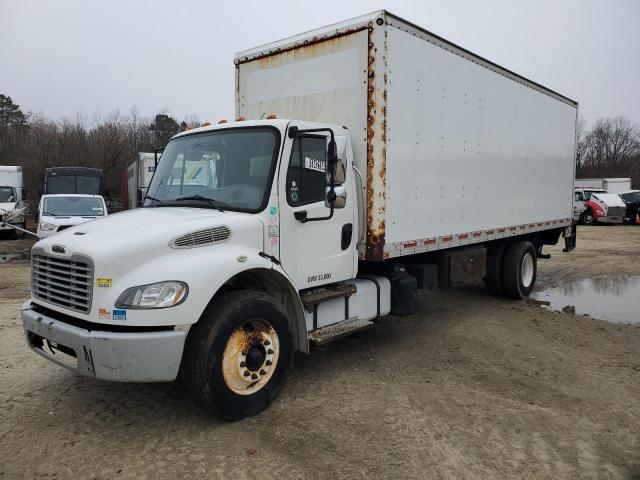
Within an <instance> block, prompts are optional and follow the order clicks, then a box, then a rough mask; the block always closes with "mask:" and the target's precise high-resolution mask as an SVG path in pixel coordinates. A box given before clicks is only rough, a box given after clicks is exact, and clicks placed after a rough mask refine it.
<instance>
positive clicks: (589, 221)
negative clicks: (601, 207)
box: [580, 210, 596, 225]
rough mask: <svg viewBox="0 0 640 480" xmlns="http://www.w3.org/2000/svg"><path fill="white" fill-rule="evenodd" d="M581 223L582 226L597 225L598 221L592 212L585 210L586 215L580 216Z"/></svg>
mask: <svg viewBox="0 0 640 480" xmlns="http://www.w3.org/2000/svg"><path fill="white" fill-rule="evenodd" d="M580 220H581V221H580V223H581V224H582V225H595V223H596V219H595V218H593V213H591V210H585V211H584V213H583V214H582V215H581V216H580Z"/></svg>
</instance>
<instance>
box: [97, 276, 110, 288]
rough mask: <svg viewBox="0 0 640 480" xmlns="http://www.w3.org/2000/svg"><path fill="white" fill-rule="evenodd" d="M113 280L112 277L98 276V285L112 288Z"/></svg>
mask: <svg viewBox="0 0 640 480" xmlns="http://www.w3.org/2000/svg"><path fill="white" fill-rule="evenodd" d="M112 283H113V280H112V279H111V278H96V287H101V288H111V284H112Z"/></svg>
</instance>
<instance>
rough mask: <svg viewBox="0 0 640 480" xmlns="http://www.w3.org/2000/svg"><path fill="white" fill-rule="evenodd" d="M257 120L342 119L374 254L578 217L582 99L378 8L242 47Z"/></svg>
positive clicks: (243, 89)
mask: <svg viewBox="0 0 640 480" xmlns="http://www.w3.org/2000/svg"><path fill="white" fill-rule="evenodd" d="M236 66H237V68H236V82H237V83H236V88H237V92H236V93H237V96H236V110H237V112H236V113H237V114H238V115H242V116H245V117H246V118H264V117H266V116H267V115H269V114H271V113H274V114H276V115H277V116H278V117H279V118H291V119H298V120H310V121H319V122H327V123H334V124H339V125H345V126H347V127H348V128H349V130H350V132H351V140H352V143H353V148H354V159H355V164H356V166H357V167H358V168H359V169H360V171H362V172H363V173H364V174H365V175H366V197H367V198H366V201H365V205H366V235H365V238H364V239H363V241H362V242H361V244H360V245H359V251H360V257H361V258H362V259H366V260H383V259H385V258H390V257H395V256H402V255H409V254H413V253H419V252H425V251H431V250H439V249H445V248H450V247H455V246H460V245H465V244H471V243H479V242H485V241H490V240H494V239H498V238H502V237H508V236H513V235H519V234H525V233H530V232H535V231H539V230H546V229H550V228H557V227H560V226H563V225H568V224H570V222H571V213H572V200H573V179H574V167H575V162H574V158H575V122H576V115H577V104H576V103H575V102H573V101H571V100H569V99H567V98H565V97H563V96H561V95H559V94H557V93H555V92H552V91H551V90H548V89H546V88H544V87H541V86H540V85H538V84H535V83H534V82H531V81H529V80H527V79H524V78H523V77H520V76H518V75H516V74H514V73H512V72H510V71H508V70H505V69H503V68H501V67H499V66H497V65H495V64H493V63H491V62H489V61H486V60H484V59H482V58H480V57H477V56H475V55H473V54H471V53H470V52H468V51H466V50H463V49H461V48H459V47H456V46H455V45H452V44H450V43H448V42H446V41H445V40H443V39H441V38H439V37H437V36H435V35H433V34H430V33H429V32H426V31H424V30H422V29H420V28H418V27H416V26H414V25H412V24H410V23H408V22H406V21H404V20H402V19H400V18H398V17H395V16H394V15H392V14H390V13H388V12H385V11H380V12H374V13H373V14H371V15H367V16H364V17H360V18H357V19H354V20H351V21H348V22H343V23H341V24H337V25H332V26H329V27H326V28H323V29H320V30H316V31H313V32H309V33H307V34H303V35H299V36H297V37H293V38H290V39H287V40H284V41H280V42H276V43H274V44H270V45H267V46H264V47H259V48H257V49H254V50H250V51H247V52H242V53H240V54H238V55H237V56H236Z"/></svg>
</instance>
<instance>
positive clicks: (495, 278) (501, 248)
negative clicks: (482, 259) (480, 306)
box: [484, 242, 508, 295]
mask: <svg viewBox="0 0 640 480" xmlns="http://www.w3.org/2000/svg"><path fill="white" fill-rule="evenodd" d="M507 245H508V243H507V242H501V243H498V244H496V245H491V246H490V247H488V248H487V272H486V275H485V277H484V287H485V290H486V291H487V293H489V294H490V295H503V294H504V289H503V288H502V259H503V258H504V252H505V250H506V247H507Z"/></svg>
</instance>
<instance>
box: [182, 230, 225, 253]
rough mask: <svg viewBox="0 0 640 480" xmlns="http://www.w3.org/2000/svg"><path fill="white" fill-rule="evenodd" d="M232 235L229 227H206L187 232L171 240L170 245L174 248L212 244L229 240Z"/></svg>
mask: <svg viewBox="0 0 640 480" xmlns="http://www.w3.org/2000/svg"><path fill="white" fill-rule="evenodd" d="M230 235H231V231H230V230H229V228H227V227H213V228H205V229H203V230H196V231H195V232H191V233H186V234H184V235H180V236H179V237H177V238H175V239H173V240H172V241H171V242H169V246H170V247H173V248H190V247H199V246H202V245H210V244H212V243H218V242H222V241H224V240H227V239H228V238H229V236H230Z"/></svg>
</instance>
